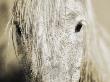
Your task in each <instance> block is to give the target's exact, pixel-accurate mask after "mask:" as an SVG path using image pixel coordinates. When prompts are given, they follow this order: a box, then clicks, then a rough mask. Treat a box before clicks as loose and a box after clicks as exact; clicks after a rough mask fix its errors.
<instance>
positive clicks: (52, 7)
mask: <svg viewBox="0 0 110 82" xmlns="http://www.w3.org/2000/svg"><path fill="white" fill-rule="evenodd" d="M11 14H12V15H11V16H10V21H9V24H8V25H7V27H8V28H7V30H8V31H10V36H9V37H11V35H12V40H11V41H12V42H13V46H14V51H15V55H16V56H17V59H18V61H19V64H20V65H21V67H22V68H23V72H24V78H25V81H26V82H105V81H106V82H109V78H107V77H109V66H108V65H109V62H110V61H109V58H108V57H109V50H108V49H109V47H107V45H105V44H106V43H107V42H106V41H108V42H109V40H108V37H107V35H105V33H107V32H105V31H104V29H102V28H101V27H96V24H95V20H94V19H93V18H94V16H93V12H92V7H91V2H90V0H85V1H84V0H15V1H14V5H13V8H12V10H11ZM103 38H104V39H103ZM103 40H106V41H103Z"/></svg>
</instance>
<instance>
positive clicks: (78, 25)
mask: <svg viewBox="0 0 110 82" xmlns="http://www.w3.org/2000/svg"><path fill="white" fill-rule="evenodd" d="M82 26H83V24H82V22H78V24H77V25H76V26H75V32H76V33H77V32H80V30H81V28H82Z"/></svg>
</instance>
